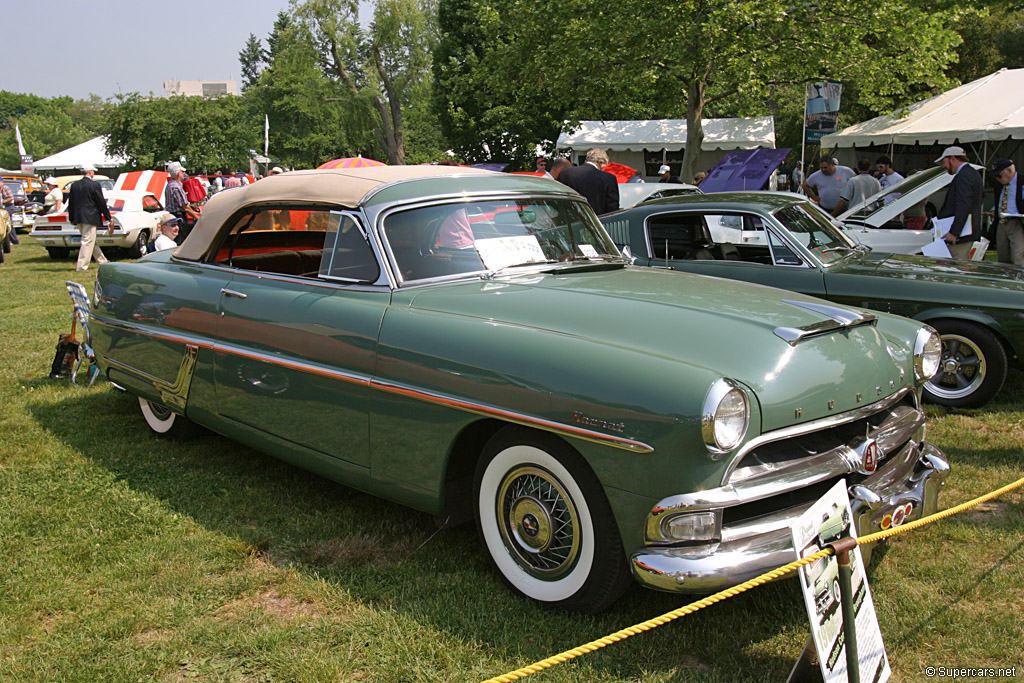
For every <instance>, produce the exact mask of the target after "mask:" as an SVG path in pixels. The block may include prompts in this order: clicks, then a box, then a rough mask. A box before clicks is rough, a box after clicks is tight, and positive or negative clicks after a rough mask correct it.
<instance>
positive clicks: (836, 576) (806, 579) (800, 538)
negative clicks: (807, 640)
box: [791, 480, 892, 683]
mask: <svg viewBox="0 0 1024 683" xmlns="http://www.w3.org/2000/svg"><path fill="white" fill-rule="evenodd" d="M851 522H852V513H851V506H850V496H849V494H848V493H847V489H846V482H845V480H844V481H840V482H838V483H837V484H836V485H835V486H833V487H832V488H831V489H830V490H829V491H828V492H827V493H826V494H825V495H824V496H822V497H821V498H820V499H819V500H818V501H817V502H816V503H815V504H814V505H812V506H811V507H810V509H808V510H807V512H805V513H804V514H803V515H801V516H800V519H799V521H798V522H797V523H796V524H794V525H793V527H792V528H791V530H792V534H793V547H794V548H797V553H798V555H799V556H800V557H807V556H808V555H813V554H814V553H816V552H818V551H819V550H821V549H822V548H824V547H825V546H827V545H828V544H829V543H832V542H834V541H837V540H839V539H840V538H845V537H847V536H850V535H851V529H852V527H851ZM852 533H856V532H855V531H853V532H852ZM849 555H850V565H851V568H852V579H851V589H852V591H853V611H854V614H855V618H854V623H855V624H856V633H857V655H858V657H857V659H858V661H859V663H860V679H861V680H862V681H871V682H872V683H884V681H887V680H888V679H889V676H890V675H891V674H892V671H891V669H890V668H889V658H888V657H887V656H886V654H885V644H884V643H883V642H882V632H881V631H880V630H879V628H878V617H877V615H876V614H875V603H874V602H873V601H872V599H871V588H870V586H868V579H867V575H866V574H865V572H864V558H863V557H862V555H861V552H860V547H856V548H854V549H853V550H851V551H850V553H849ZM798 572H799V574H800V588H801V590H802V591H803V596H804V605H805V606H806V608H807V616H808V618H809V619H810V624H811V638H812V639H813V640H814V646H815V648H816V649H817V651H818V660H819V662H820V664H821V675H822V678H824V680H825V683H834V682H837V681H847V680H848V677H847V664H846V636H845V633H844V629H843V626H844V622H843V618H844V616H843V608H842V596H841V588H840V580H841V577H840V568H839V560H838V559H837V558H836V557H835V556H834V555H831V556H827V557H823V558H821V559H819V560H817V561H815V562H812V563H811V564H809V565H806V566H803V567H800V569H799V570H798Z"/></svg>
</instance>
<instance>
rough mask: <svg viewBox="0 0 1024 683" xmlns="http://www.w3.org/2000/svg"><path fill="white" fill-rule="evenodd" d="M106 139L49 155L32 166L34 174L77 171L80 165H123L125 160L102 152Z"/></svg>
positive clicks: (99, 139)
mask: <svg viewBox="0 0 1024 683" xmlns="http://www.w3.org/2000/svg"><path fill="white" fill-rule="evenodd" d="M105 144H106V137H105V136H102V135H101V136H100V137H96V138H93V139H92V140H86V141H85V142H83V143H82V144H80V145H75V146H74V147H70V148H68V149H66V150H64V151H63V152H57V153H56V154H51V155H50V156H48V157H45V158H43V159H39V160H38V161H36V162H35V163H34V164H32V166H33V168H34V169H35V172H36V173H37V174H39V173H54V172H57V171H71V170H74V171H77V170H79V169H81V167H82V164H92V165H93V166H95V167H96V168H100V169H114V168H120V167H121V166H124V165H125V163H126V162H125V160H124V159H122V158H120V157H112V156H109V155H108V154H107V153H106V151H105V150H104V145H105Z"/></svg>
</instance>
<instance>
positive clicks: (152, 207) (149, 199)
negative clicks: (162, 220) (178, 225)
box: [142, 194, 164, 211]
mask: <svg viewBox="0 0 1024 683" xmlns="http://www.w3.org/2000/svg"><path fill="white" fill-rule="evenodd" d="M163 208H164V207H162V206H160V202H159V201H157V198H156V197H154V196H153V195H151V194H147V195H145V196H144V197H143V198H142V210H143V211H162V210H163Z"/></svg>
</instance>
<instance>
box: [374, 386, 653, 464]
mask: <svg viewBox="0 0 1024 683" xmlns="http://www.w3.org/2000/svg"><path fill="white" fill-rule="evenodd" d="M370 386H371V387H372V388H374V389H377V390H379V391H384V392H387V393H390V394H396V395H400V396H406V397H409V398H415V399H419V400H421V401H426V402H428V403H437V404H439V405H445V406H448V407H450V408H457V409H459V410H464V411H466V412H469V413H474V414H476V415H484V416H487V417H499V418H501V419H503V420H506V421H508V422H514V423H516V424H521V425H524V426H527V427H536V428H538V429H543V430H545V431H548V432H555V433H558V434H564V435H567V436H573V437H576V438H580V439H583V440H585V441H591V442H593V443H599V444H602V445H605V446H613V447H615V448H621V449H622V450H626V451H631V452H633V453H653V452H654V448H653V447H652V446H649V445H648V444H645V443H643V442H642V441H634V440H633V439H627V438H624V437H621V436H611V435H609V434H602V433H601V432H595V431H593V430H590V429H583V428H582V427H576V426H573V425H568V424H565V423H563V422H554V421H552V420H545V419H544V418H540V417H534V416H532V415H526V414H524V413H518V412H514V411H510V410H504V409H502V408H496V407H494V406H488V405H485V404H483V403H477V402H475V401H469V400H466V399H460V398H455V397H452V396H446V395H444V394H439V393H435V392H432V391H424V390H421V389H415V388H413V387H408V386H404V385H401V384H396V383H392V382H388V381H385V380H377V379H375V380H372V381H371V382H370Z"/></svg>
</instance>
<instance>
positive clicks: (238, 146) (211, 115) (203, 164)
mask: <svg viewBox="0 0 1024 683" xmlns="http://www.w3.org/2000/svg"><path fill="white" fill-rule="evenodd" d="M104 128H105V133H106V134H107V135H108V137H109V140H108V144H107V151H108V152H109V153H113V154H118V155H121V156H123V157H125V158H126V159H127V160H128V165H129V166H130V167H131V168H137V169H139V168H149V169H162V168H164V165H165V164H166V163H167V162H168V161H171V160H177V159H179V158H181V157H184V158H185V165H186V167H187V168H188V169H189V171H191V172H193V173H195V172H199V171H202V170H209V171H212V170H214V169H218V168H228V169H232V170H240V169H247V168H248V167H249V161H248V159H249V150H250V149H255V148H256V147H257V146H259V147H262V144H260V143H259V142H258V141H259V140H260V139H261V137H262V132H263V119H262V117H260V119H259V120H258V121H255V120H252V118H251V117H250V116H248V112H247V110H246V108H245V106H244V101H243V100H242V99H241V98H239V97H232V96H226V97H215V98H207V97H184V96H180V95H179V96H176V97H168V98H144V97H141V96H140V95H139V94H138V93H131V94H129V95H126V96H121V97H119V98H118V103H117V105H116V106H115V107H112V108H111V109H110V111H109V112H108V114H107V117H106V122H105V126H104Z"/></svg>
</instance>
